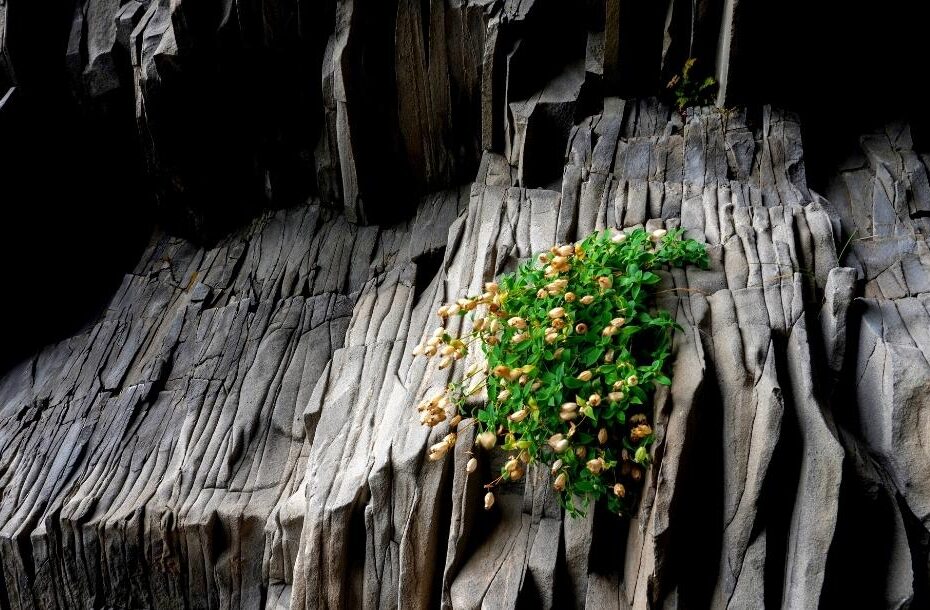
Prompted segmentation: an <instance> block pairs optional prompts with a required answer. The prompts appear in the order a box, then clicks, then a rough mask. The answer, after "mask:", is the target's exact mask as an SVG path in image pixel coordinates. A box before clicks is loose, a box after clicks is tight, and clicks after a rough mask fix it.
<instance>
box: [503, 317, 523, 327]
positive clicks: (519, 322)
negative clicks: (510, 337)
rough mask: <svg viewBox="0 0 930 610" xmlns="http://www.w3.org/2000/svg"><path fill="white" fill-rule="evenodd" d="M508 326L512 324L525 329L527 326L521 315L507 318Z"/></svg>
mask: <svg viewBox="0 0 930 610" xmlns="http://www.w3.org/2000/svg"><path fill="white" fill-rule="evenodd" d="M507 326H510V327H511V328H519V329H524V328H526V320H524V319H523V318H521V317H519V316H514V317H512V318H510V319H509V320H507Z"/></svg>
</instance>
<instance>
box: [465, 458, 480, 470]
mask: <svg viewBox="0 0 930 610" xmlns="http://www.w3.org/2000/svg"><path fill="white" fill-rule="evenodd" d="M477 469H478V460H476V459H475V458H471V459H470V460H468V463H467V464H465V472H467V473H468V474H471V473H473V472H474V471H475V470H477Z"/></svg>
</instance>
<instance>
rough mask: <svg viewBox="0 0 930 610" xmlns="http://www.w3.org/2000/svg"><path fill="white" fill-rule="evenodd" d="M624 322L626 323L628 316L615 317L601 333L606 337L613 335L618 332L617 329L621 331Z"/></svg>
mask: <svg viewBox="0 0 930 610" xmlns="http://www.w3.org/2000/svg"><path fill="white" fill-rule="evenodd" d="M624 324H626V318H614V319H613V320H611V321H610V324H608V325H607V326H605V327H604V330H602V331H601V334H602V335H604V336H605V337H612V336H614V335H615V334H617V331H619V330H620V329H621V328H622V327H623V325H624Z"/></svg>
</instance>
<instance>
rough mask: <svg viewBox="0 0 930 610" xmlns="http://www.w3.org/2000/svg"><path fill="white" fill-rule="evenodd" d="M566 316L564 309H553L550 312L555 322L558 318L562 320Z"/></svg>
mask: <svg viewBox="0 0 930 610" xmlns="http://www.w3.org/2000/svg"><path fill="white" fill-rule="evenodd" d="M564 315H565V308H564V307H553V308H552V309H551V310H549V317H550V318H552V319H553V320H555V319H556V318H561V317H562V316H564Z"/></svg>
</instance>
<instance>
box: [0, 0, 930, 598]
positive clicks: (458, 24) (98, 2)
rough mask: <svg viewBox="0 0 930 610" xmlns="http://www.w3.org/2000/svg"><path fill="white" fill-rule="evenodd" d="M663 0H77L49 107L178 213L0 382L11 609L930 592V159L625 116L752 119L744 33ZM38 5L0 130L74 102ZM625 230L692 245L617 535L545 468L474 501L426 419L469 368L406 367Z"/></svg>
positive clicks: (725, 12) (672, 297)
mask: <svg viewBox="0 0 930 610" xmlns="http://www.w3.org/2000/svg"><path fill="white" fill-rule="evenodd" d="M652 6H653V5H651V4H650V5H649V7H650V8H643V7H641V6H640V5H639V4H634V3H630V2H624V1H619V0H607V1H606V2H593V1H592V2H580V3H578V6H577V7H574V8H573V9H572V10H566V8H565V6H564V5H563V4H562V3H557V2H542V1H539V0H537V1H536V2H533V1H531V0H523V1H522V2H509V1H508V2H498V1H491V0H487V1H477V2H476V1H461V2H459V1H449V0H446V1H445V2H429V3H427V2H407V1H406V0H398V1H397V2H369V1H361V0H353V1H346V2H343V1H339V2H318V3H309V2H297V1H294V2H285V1H277V2H275V1H269V2H261V3H245V2H232V1H229V2H192V1H191V0H182V1H172V2H168V1H167V0H165V1H161V0H152V1H151V2H136V1H129V2H121V1H120V0H87V1H85V2H79V3H77V4H76V5H75V6H74V7H73V8H74V11H73V13H72V14H71V17H72V18H71V19H70V24H71V25H70V28H65V27H61V28H59V30H60V31H61V33H63V34H64V33H67V32H66V30H68V31H70V34H69V35H68V36H66V37H64V38H63V39H62V42H61V44H60V45H59V46H60V50H61V55H60V59H61V61H62V62H65V63H64V65H65V66H66V68H67V69H66V70H63V71H62V74H66V75H69V78H70V81H69V83H70V84H69V87H70V93H69V94H68V95H69V96H72V97H71V98H69V99H72V98H73V99H77V100H79V101H80V104H79V106H78V107H79V109H80V112H79V113H78V115H79V116H81V117H83V118H82V119H81V120H84V121H92V122H91V123H90V124H92V125H94V126H97V127H99V128H100V129H102V130H103V131H102V132H101V133H105V134H109V135H108V137H107V138H105V139H104V140H103V141H102V142H101V143H99V144H98V145H97V146H98V147H99V149H100V154H103V151H106V150H109V149H108V146H109V145H111V144H113V143H115V142H126V141H129V142H135V143H136V144H137V146H138V148H137V150H138V151H139V154H140V157H139V158H140V160H144V164H145V167H146V176H147V177H148V178H147V180H148V182H147V183H146V184H147V185H148V186H149V187H150V191H151V192H152V193H153V194H154V199H155V201H156V206H155V208H154V211H153V212H146V214H149V215H151V214H155V215H156V217H157V218H158V220H159V221H160V222H161V224H162V226H163V227H164V228H163V229H160V230H157V231H156V232H155V233H154V234H153V235H152V237H151V240H150V242H149V245H148V247H147V248H146V249H145V252H144V253H143V254H142V256H141V259H140V260H139V261H138V263H137V264H136V265H135V268H134V269H133V271H132V272H131V273H128V274H126V275H125V276H124V277H123V278H122V283H121V284H120V285H119V286H118V288H116V289H115V291H114V292H113V294H112V296H111V297H110V300H109V303H108V305H107V306H106V307H105V308H104V309H103V311H102V312H101V313H100V315H99V316H97V317H96V318H94V319H92V320H91V321H89V322H88V323H87V324H86V325H85V326H84V327H83V328H82V329H81V330H80V331H78V332H75V333H74V334H73V336H70V337H68V338H65V339H64V340H61V341H59V342H57V343H54V344H51V345H48V346H46V347H44V348H42V349H41V350H39V351H37V352H36V353H35V354H34V355H33V356H31V357H29V358H27V359H25V360H23V361H22V362H20V363H19V364H18V365H16V366H14V367H12V368H11V369H10V370H9V371H8V372H6V373H5V375H4V376H3V377H0V490H2V496H0V562H2V566H3V578H2V579H0V608H8V607H9V608H17V609H19V608H35V607H37V608H78V607H120V608H138V607H165V608H174V607H178V608H181V607H196V608H204V607H210V608H213V607H222V608H226V607H240V608H319V607H346V608H356V607H366V608H367V607H398V608H415V607H436V606H442V607H454V608H473V607H480V606H487V607H517V606H521V607H536V606H541V607H559V608H562V607H572V606H577V607H582V606H584V607H589V608H611V607H618V608H619V607H631V606H635V607H647V606H663V607H715V608H723V607H732V608H746V607H779V606H785V607H793V608H807V607H816V606H818V605H821V606H825V607H894V608H899V607H909V606H912V607H922V606H924V605H926V604H927V603H930V599H928V572H930V564H928V544H930V452H928V450H927V447H930V437H928V434H930V432H928V431H930V427H928V425H930V398H928V395H930V394H928V389H930V333H928V330H927V329H928V327H930V324H928V321H930V301H928V296H927V295H928V294H930V251H928V247H927V241H926V235H928V233H930V173H928V167H930V157H928V156H926V155H922V154H920V153H919V152H918V151H917V150H915V145H914V142H913V139H912V135H911V130H910V128H909V127H908V126H907V125H905V124H903V123H893V122H889V123H888V124H887V125H885V126H884V127H882V128H880V129H875V130H870V131H869V132H867V133H864V135H863V136H862V137H861V138H859V139H858V144H857V145H856V146H855V148H854V150H852V151H851V152H850V154H849V155H846V156H845V157H843V158H842V162H841V163H838V164H822V165H821V168H820V170H819V171H820V174H822V175H823V176H824V177H825V179H823V180H822V183H823V185H822V186H821V189H822V190H823V192H822V193H821V194H818V193H817V192H815V191H814V190H812V188H811V185H810V184H809V183H808V177H807V174H808V172H807V167H806V165H805V155H804V152H805V150H804V147H803V146H802V142H801V128H802V125H801V123H800V122H799V119H798V117H797V116H796V115H794V114H792V113H790V112H785V111H781V110H778V109H775V108H772V107H769V106H764V107H753V108H754V109H752V110H749V111H745V110H740V109H730V110H719V109H714V108H692V109H690V110H688V111H687V113H686V114H685V115H679V114H678V113H677V112H675V111H672V110H671V109H669V108H668V107H667V106H666V105H664V104H663V103H661V102H659V101H656V100H655V99H645V98H641V99H638V98H637V97H636V96H638V95H641V94H648V93H651V92H655V91H657V84H659V83H662V82H665V81H667V80H668V78H669V77H670V76H671V75H673V74H675V73H676V72H677V71H678V70H679V69H680V67H681V65H682V64H683V62H684V60H685V59H687V58H688V57H697V59H698V65H699V66H703V67H704V68H703V69H704V70H705V73H708V74H713V75H714V76H715V77H716V78H717V79H718V81H719V82H720V83H721V85H722V86H721V90H720V94H719V100H718V101H719V102H720V103H721V104H724V105H727V106H731V105H732V104H733V103H735V102H739V101H744V100H746V98H747V97H748V95H749V94H748V93H747V92H748V91H751V90H753V83H754V81H753V78H754V77H752V75H751V70H749V69H748V68H747V65H748V64H749V63H750V62H751V61H752V60H753V59H755V58H757V56H756V55H754V54H753V52H752V49H754V48H756V47H757V46H758V45H759V42H758V41H757V40H755V39H754V35H756V33H757V32H758V30H757V29H753V28H758V24H759V22H760V20H762V18H763V17H764V16H765V14H766V13H765V11H764V10H762V9H758V8H755V9H748V8H746V7H745V6H744V3H742V2H697V3H693V2H678V1H675V2H670V3H668V4H667V6H664V5H663V6H661V7H660V8H651V7H652ZM656 6H657V7H658V5H656ZM20 7H22V5H18V6H14V5H12V4H0V48H2V49H3V53H2V54H0V67H2V68H3V70H2V71H0V73H2V77H0V87H2V88H4V90H7V89H8V90H7V93H6V95H5V97H3V101H2V102H0V119H4V120H5V121H6V122H2V121H0V127H3V126H6V125H9V121H12V120H14V119H15V118H16V117H18V116H22V115H19V114H15V113H20V112H22V108H29V107H31V106H30V103H31V102H34V101H35V100H36V99H39V98H42V96H46V97H48V96H52V97H54V96H56V95H63V94H62V92H61V90H58V89H56V90H54V91H49V90H47V89H43V88H42V87H39V86H38V85H37V84H36V83H37V82H38V81H37V80H36V78H35V77H34V76H33V75H34V74H35V73H36V68H35V66H36V65H39V66H41V62H42V61H45V59H43V57H44V56H37V55H35V54H29V53H28V50H29V48H30V47H29V45H30V44H36V43H34V42H30V41H29V39H28V37H25V36H23V35H21V34H17V32H29V31H32V30H31V29H30V27H32V28H34V27H35V26H34V24H35V19H36V15H35V14H34V13H31V12H27V11H26V9H23V8H20ZM17 11H19V12H17ZM66 22H68V19H65V20H63V21H62V23H66ZM31 24H32V25H31ZM634 26H635V27H634ZM760 35H761V34H760ZM50 37H51V35H50ZM660 43H661V44H660ZM43 48H46V49H47V47H43ZM48 55H49V57H58V56H57V55H55V54H54V53H48ZM47 61H52V60H51V59H48V60H47ZM624 98H626V99H624ZM17 99H19V100H20V102H19V103H17ZM133 103H134V116H135V122H133V121H132V120H131V117H132V113H131V112H128V109H129V108H131V107H132V106H131V105H132V104H133ZM127 104H128V105H129V106H127ZM88 117H90V118H88ZM127 117H129V118H130V120H128V121H127V120H126V118H127ZM918 148H919V147H918ZM119 150H124V149H119ZM125 150H126V151H127V152H126V155H128V156H130V157H131V155H130V153H129V151H130V150H132V149H130V148H127V149H125ZM109 154H111V155H113V157H114V158H116V157H119V156H120V155H119V154H114V153H113V151H112V150H111V151H110V153H109ZM815 154H817V155H819V158H825V157H830V158H832V156H837V155H836V153H835V151H830V155H827V154H826V153H825V152H823V151H819V152H816V151H815ZM831 155H832V156H831ZM102 173H103V175H106V171H103V172H102ZM14 178H15V177H14V176H4V179H5V180H12V179H14ZM127 182H131V181H130V180H127ZM147 192H148V191H147ZM635 226H645V227H647V228H650V229H651V228H659V227H677V226H681V227H684V228H685V229H687V231H688V236H689V237H694V238H697V239H701V240H703V241H705V242H706V244H707V247H708V251H709V252H710V258H711V268H710V269H709V270H707V271H702V270H698V269H687V270H676V271H674V272H670V273H665V274H664V276H663V285H662V286H661V287H660V300H659V305H660V306H662V307H665V308H667V309H668V310H670V311H671V312H672V313H673V315H674V316H675V318H676V320H677V321H678V323H679V324H680V325H681V326H682V327H683V330H682V331H681V332H680V333H678V334H677V335H676V339H675V346H674V349H675V357H674V365H673V368H672V377H673V383H672V386H671V387H670V388H668V389H667V390H666V389H662V390H660V391H659V392H658V393H657V394H656V399H655V405H654V409H655V416H654V420H655V422H656V426H655V427H656V432H657V442H656V445H655V455H654V458H655V463H654V466H653V467H652V468H651V469H650V470H649V472H648V475H647V478H646V482H645V488H644V489H645V491H644V493H643V498H642V500H641V502H640V503H639V505H638V508H637V511H636V513H635V514H634V515H633V516H632V518H631V519H629V520H624V521H621V520H618V519H616V518H614V517H611V516H609V515H607V514H602V513H601V512H600V511H590V512H589V513H588V515H587V517H586V518H584V519H581V520H572V519H566V518H564V517H563V515H562V513H561V511H560V510H559V508H558V504H557V503H556V501H555V499H554V497H553V495H552V493H551V491H550V490H551V486H550V480H549V475H548V473H547V472H545V471H536V470H534V469H531V470H530V472H529V476H528V477H527V478H526V480H525V482H524V483H522V484H513V485H510V486H508V487H505V488H503V489H502V493H501V494H500V495H499V496H498V501H497V503H496V505H495V508H494V510H493V511H489V512H486V511H484V509H483V507H482V506H481V498H482V489H481V485H482V484H483V483H484V482H485V481H486V480H487V479H488V475H489V473H488V472H482V470H481V469H479V471H478V472H476V473H474V474H471V475H468V474H466V471H465V468H464V466H465V462H466V461H467V460H468V455H467V452H468V450H469V449H470V446H471V439H469V438H468V437H467V436H468V434H467V433H463V438H462V439H461V441H460V442H459V443H458V445H457V446H456V448H455V451H454V455H451V454H450V455H449V456H448V457H447V458H446V459H445V461H444V462H440V463H427V462H425V460H424V456H425V448H426V447H428V446H429V445H430V444H432V443H435V442H436V441H437V440H438V439H439V438H441V437H442V436H444V435H445V434H446V432H447V430H445V429H444V427H445V425H444V424H443V425H441V426H439V427H437V429H435V430H429V429H426V428H423V427H421V426H420V425H419V422H418V417H417V413H416V410H415V405H416V404H417V403H418V402H419V401H420V400H421V399H422V398H423V397H424V396H425V395H433V394H435V393H436V391H437V390H438V389H439V388H441V387H442V386H444V385H445V383H446V382H447V381H448V380H449V379H450V378H451V377H452V376H455V375H456V374H457V373H458V374H460V373H461V371H457V370H455V369H454V370H452V371H451V372H450V371H439V370H437V369H436V368H435V362H433V361H429V362H427V361H424V360H422V359H417V360H414V359H413V358H412V357H411V355H410V352H411V350H412V348H413V347H414V346H415V345H417V344H418V343H419V342H420V341H421V340H422V339H423V338H424V336H427V335H428V334H429V333H431V332H432V329H433V328H434V327H435V325H436V319H435V318H434V314H433V312H434V311H435V310H436V308H437V306H438V305H439V304H440V303H442V302H447V301H449V300H450V299H453V298H454V297H456V296H459V295H461V294H464V293H474V292H476V291H477V290H478V288H479V287H480V286H481V285H482V283H483V282H484V281H486V280H489V279H491V278H492V277H494V276H495V275H497V274H499V273H500V272H503V271H508V270H511V269H513V268H514V267H515V265H516V264H517V263H518V262H519V261H520V260H521V259H523V258H526V257H529V256H531V255H532V254H534V253H535V252H538V251H539V250H542V249H545V248H547V247H549V246H550V245H552V244H555V243H561V242H565V241H569V240H574V239H577V238H580V237H583V236H585V235H587V234H588V233H590V232H591V231H594V230H596V229H601V228H604V227H635ZM462 366H463V367H467V366H468V363H467V362H466V363H463V365H462ZM483 467H485V468H486V467H487V465H483Z"/></svg>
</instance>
